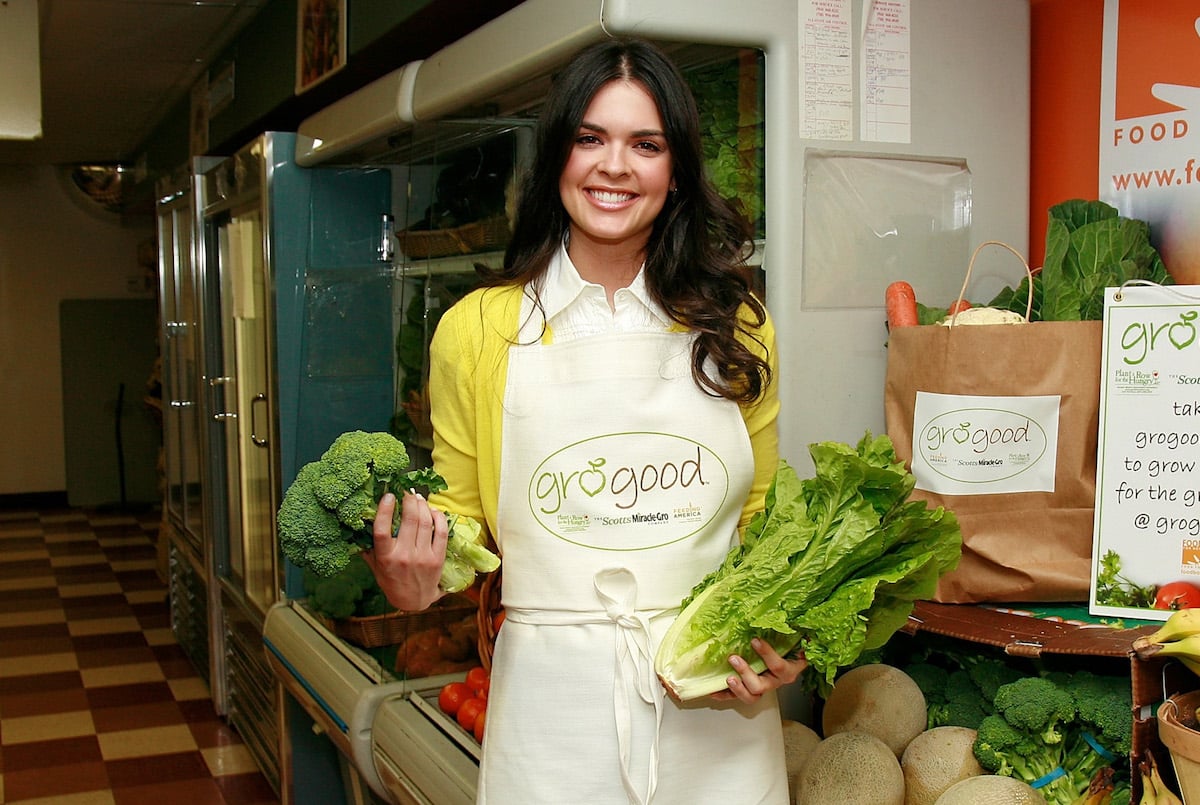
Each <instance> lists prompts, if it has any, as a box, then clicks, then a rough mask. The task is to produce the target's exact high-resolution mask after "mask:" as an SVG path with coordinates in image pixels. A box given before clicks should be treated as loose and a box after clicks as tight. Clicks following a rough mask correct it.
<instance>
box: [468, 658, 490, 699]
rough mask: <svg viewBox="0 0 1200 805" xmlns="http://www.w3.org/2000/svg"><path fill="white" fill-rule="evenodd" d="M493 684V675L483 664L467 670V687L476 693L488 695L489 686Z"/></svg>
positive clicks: (477, 694)
mask: <svg viewBox="0 0 1200 805" xmlns="http://www.w3.org/2000/svg"><path fill="white" fill-rule="evenodd" d="M491 685H492V680H491V677H490V676H489V675H488V672H487V669H486V668H484V667H483V666H482V665H476V666H475V667H474V668H472V669H471V670H469V671H467V687H468V688H470V689H471V691H472V692H473V693H474V694H475V695H476V696H479V695H481V694H482V695H484V696H486V695H487V692H488V688H490V687H491Z"/></svg>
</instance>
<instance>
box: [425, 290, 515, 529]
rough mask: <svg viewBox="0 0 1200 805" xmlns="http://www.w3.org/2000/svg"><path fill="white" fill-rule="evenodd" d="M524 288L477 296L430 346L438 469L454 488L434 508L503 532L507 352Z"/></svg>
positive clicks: (442, 324) (448, 317) (457, 310)
mask: <svg viewBox="0 0 1200 805" xmlns="http://www.w3.org/2000/svg"><path fill="white" fill-rule="evenodd" d="M520 300H521V294H520V289H519V288H498V289H497V288H493V289H487V290H480V291H474V292H472V293H470V294H468V295H467V296H465V297H463V298H462V299H460V300H459V301H458V302H457V303H455V305H454V306H453V307H451V308H450V309H449V310H448V311H446V313H445V314H444V315H443V316H442V318H441V320H440V321H439V323H438V327H437V330H436V331H435V332H434V335H433V340H432V342H431V343H430V347H429V403H430V418H431V420H432V422H433V468H434V469H435V470H437V471H438V473H439V474H441V476H442V477H443V478H445V479H446V486H447V489H446V490H445V491H444V492H441V493H439V494H437V495H434V496H432V497H431V499H430V502H431V503H433V504H434V505H435V506H438V507H440V508H441V509H443V510H445V511H450V512H455V513H458V514H463V515H467V516H469V517H473V518H475V519H476V520H478V521H480V522H481V523H483V524H484V527H485V528H487V530H488V532H489V533H490V534H493V535H494V534H495V533H496V531H495V529H496V510H497V506H498V504H499V497H500V444H501V425H502V423H503V409H502V406H501V401H502V400H503V398H504V383H505V380H506V378H507V376H508V347H509V345H510V344H511V343H512V340H513V338H514V337H515V334H516V328H517V319H518V316H519V314H520Z"/></svg>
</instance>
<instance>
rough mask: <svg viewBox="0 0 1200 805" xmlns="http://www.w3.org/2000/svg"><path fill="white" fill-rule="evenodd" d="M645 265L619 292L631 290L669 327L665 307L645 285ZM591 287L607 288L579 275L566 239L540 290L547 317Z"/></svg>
mask: <svg viewBox="0 0 1200 805" xmlns="http://www.w3.org/2000/svg"><path fill="white" fill-rule="evenodd" d="M645 273H646V272H645V266H644V265H643V266H642V268H641V269H640V270H639V271H638V273H637V276H635V277H634V278H633V282H631V283H629V285H628V287H626V288H622V289H621V290H619V291H617V293H618V294H620V293H622V292H628V293H629V294H630V295H632V296H633V298H634V299H637V300H638V301H639V302H641V304H642V305H643V306H644V307H645V308H646V309H647V310H649V311H650V312H651V313H652V314H654V317H655V318H657V319H658V320H659V321H661V322H662V323H663V325H664V326H670V325H671V320H670V318H669V317H668V316H667V314H666V312H665V311H664V310H663V309H662V306H661V305H659V304H658V303H657V302H655V301H654V300H653V299H652V298H651V296H650V292H649V290H648V289H647V288H646V276H645ZM589 288H597V289H599V290H600V292H601V293H603V291H604V289H603V288H602V287H601V286H600V285H599V284H597V283H594V282H587V281H586V280H584V279H583V277H581V276H579V270H578V269H577V268H575V264H574V263H572V262H571V258H570V257H569V256H568V255H567V242H566V239H565V238H564V240H563V243H562V245H561V246H559V248H558V251H557V252H556V253H555V255H554V257H552V258H551V259H550V265H549V266H548V267H547V269H546V274H545V277H544V282H543V283H542V289H541V301H542V308H543V309H544V310H545V312H546V319H547V320H548V321H549V320H552V319H553V318H554V317H555V316H557V315H558V314H559V313H561V312H562V311H564V310H565V309H567V308H568V307H570V306H571V305H572V304H574V303H575V302H576V301H577V300H578V299H579V298H580V296H582V295H583V294H584V293H585V292H587V290H588V289H589Z"/></svg>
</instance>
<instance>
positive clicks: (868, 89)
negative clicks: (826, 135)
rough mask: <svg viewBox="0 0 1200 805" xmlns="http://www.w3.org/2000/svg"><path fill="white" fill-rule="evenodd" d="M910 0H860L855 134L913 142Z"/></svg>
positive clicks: (883, 139) (881, 139) (879, 139)
mask: <svg viewBox="0 0 1200 805" xmlns="http://www.w3.org/2000/svg"><path fill="white" fill-rule="evenodd" d="M909 3H910V0H872V2H869V3H864V8H865V10H866V13H865V14H864V19H863V36H862V42H863V46H862V67H861V70H860V73H859V75H860V77H861V81H862V93H861V99H862V109H861V113H860V115H859V119H860V121H861V126H860V128H861V133H860V136H861V138H862V139H863V140H870V141H875V142H881V143H910V142H912V83H911V82H912V48H911V44H910V36H909V34H910V31H911V27H910V20H911V11H912V9H911V8H910V7H909Z"/></svg>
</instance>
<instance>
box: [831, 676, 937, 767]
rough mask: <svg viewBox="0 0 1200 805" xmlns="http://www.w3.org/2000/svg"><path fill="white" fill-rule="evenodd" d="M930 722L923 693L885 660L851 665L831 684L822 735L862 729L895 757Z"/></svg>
mask: <svg viewBox="0 0 1200 805" xmlns="http://www.w3.org/2000/svg"><path fill="white" fill-rule="evenodd" d="M928 723H929V714H928V713H927V712H926V710H925V695H924V694H923V693H921V689H920V688H919V687H917V683H916V682H914V681H913V680H912V677H910V676H909V675H908V674H906V673H904V672H903V671H901V670H900V669H899V668H896V667H894V666H891V665H887V664H885V663H871V664H868V665H860V666H858V667H857V668H851V669H850V670H849V671H847V672H846V673H844V674H842V675H841V676H840V677H838V678H837V680H836V681H834V683H833V690H831V691H830V692H829V695H828V696H827V697H826V699H825V709H824V711H822V714H821V734H822V735H824V736H825V737H826V738H828V737H829V736H831V735H834V734H836V733H839V732H865V733H867V734H869V735H874V736H875V737H876V738H878V739H879V740H881V741H883V742H884V743H885V744H887V745H888V746H889V747H890V748H891V750H892V752H894V753H895V755H896V758H897V759H899V758H900V756H901V755H902V754H904V748H905V747H906V746H908V742H909V741H911V740H912V739H913V738H916V737H917V736H918V735H920V734H921V733H922V732H924V731H925V728H926V727H927V726H928Z"/></svg>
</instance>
